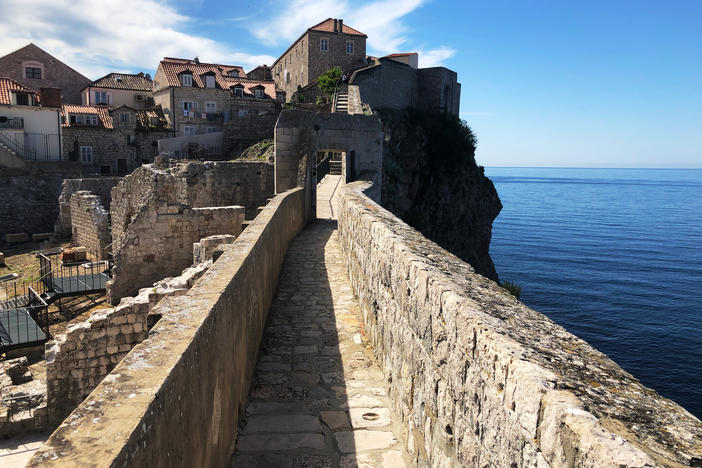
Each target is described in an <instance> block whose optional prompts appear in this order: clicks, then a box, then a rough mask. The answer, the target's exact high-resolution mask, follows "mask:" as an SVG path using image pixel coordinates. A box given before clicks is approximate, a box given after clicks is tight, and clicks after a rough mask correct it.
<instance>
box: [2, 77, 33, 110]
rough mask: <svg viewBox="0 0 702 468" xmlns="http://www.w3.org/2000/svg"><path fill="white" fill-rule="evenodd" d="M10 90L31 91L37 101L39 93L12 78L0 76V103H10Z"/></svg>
mask: <svg viewBox="0 0 702 468" xmlns="http://www.w3.org/2000/svg"><path fill="white" fill-rule="evenodd" d="M12 92H20V93H31V94H33V95H34V100H35V102H39V93H37V92H36V91H34V90H33V89H31V88H27V87H26V86H24V85H21V84H19V83H18V82H16V81H15V80H13V79H12V78H0V104H12V96H11V93H12Z"/></svg>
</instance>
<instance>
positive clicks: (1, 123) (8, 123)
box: [0, 117, 24, 129]
mask: <svg viewBox="0 0 702 468" xmlns="http://www.w3.org/2000/svg"><path fill="white" fill-rule="evenodd" d="M0 128H16V129H22V128H24V119H23V118H22V117H0Z"/></svg>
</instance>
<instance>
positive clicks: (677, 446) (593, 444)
mask: <svg viewBox="0 0 702 468" xmlns="http://www.w3.org/2000/svg"><path fill="white" fill-rule="evenodd" d="M365 187H367V184H365V183H363V182H357V183H355V184H351V185H347V186H346V187H344V188H342V193H341V199H340V201H339V213H340V214H339V235H340V237H341V244H342V250H343V252H344V257H345V260H346V263H347V268H348V270H349V275H350V278H351V284H352V285H353V287H354V292H355V293H356V295H357V296H358V298H359V302H360V306H361V310H362V313H363V318H364V322H365V330H366V333H367V334H368V336H369V338H370V340H371V343H372V345H373V348H374V350H375V353H376V356H377V357H378V359H379V360H380V361H381V363H382V367H383V369H384V373H385V379H386V381H387V382H388V386H389V395H390V397H391V400H392V401H393V404H394V406H395V410H396V412H397V413H399V414H400V415H401V417H402V419H403V420H404V423H405V427H406V439H407V450H408V451H409V452H410V454H411V455H412V456H413V457H414V459H415V461H416V463H417V465H419V466H459V465H460V466H523V467H542V466H543V467H545V466H630V467H641V466H681V465H682V466H695V464H698V463H699V462H700V453H702V437H700V436H701V435H702V421H700V420H698V419H696V418H695V417H693V416H692V415H691V414H690V413H688V412H687V411H685V410H684V409H683V408H682V407H680V406H679V405H677V404H675V403H673V402H672V401H670V400H668V399H665V398H662V397H661V396H659V395H658V394H657V393H656V392H654V391H653V390H650V389H647V388H645V387H644V386H643V385H641V384H640V383H639V382H638V381H637V380H636V379H635V378H634V377H632V376H631V375H630V374H628V373H627V372H625V371H624V370H623V369H621V368H620V367H619V366H617V365H616V364H615V363H614V362H612V361H611V360H610V359H609V358H607V356H605V355H603V354H602V353H600V352H598V351H596V350H595V349H593V348H592V347H590V346H589V345H588V344H587V343H585V342H584V341H582V340H580V339H579V338H577V337H575V336H573V335H571V334H570V333H568V332H567V331H566V330H564V329H563V328H562V327H560V326H558V325H556V324H555V323H553V322H552V321H551V320H549V319H548V318H546V317H544V316H543V315H541V314H539V313H537V312H535V311H533V310H531V309H529V308H528V307H526V306H525V305H523V304H521V303H520V302H518V301H517V300H515V299H514V298H513V297H512V296H511V295H509V294H508V293H507V292H506V291H505V290H503V289H502V288H500V287H499V286H498V285H497V284H496V283H494V282H492V281H490V280H488V279H486V278H484V277H482V276H480V275H478V274H476V273H475V272H474V271H473V269H472V268H471V267H470V265H468V264H466V263H464V262H462V261H461V260H460V259H458V258H457V257H455V256H453V255H451V254H450V253H448V252H446V251H445V250H443V249H441V248H440V247H439V246H437V245H436V244H434V243H433V242H431V241H429V240H427V239H426V238H424V237H423V236H422V235H421V234H420V233H419V232H417V231H415V230H414V229H412V228H411V227H409V226H408V225H406V224H405V223H403V222H402V221H401V220H400V219H398V218H397V217H395V216H393V215H392V214H391V213H389V212H388V211H386V210H384V209H383V208H382V207H380V206H379V205H377V204H376V203H374V202H373V201H371V200H370V199H369V198H368V197H366V196H365V195H363V194H362V193H361V190H362V189H363V188H365ZM632 428H635V430H632Z"/></svg>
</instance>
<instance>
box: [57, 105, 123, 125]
mask: <svg viewBox="0 0 702 468" xmlns="http://www.w3.org/2000/svg"><path fill="white" fill-rule="evenodd" d="M70 114H93V115H95V114H97V116H98V118H99V119H100V124H101V125H100V126H101V127H103V128H108V129H112V128H114V125H113V124H112V117H111V116H110V112H109V109H108V107H107V106H75V105H72V104H64V105H63V110H62V111H61V116H62V117H65V120H64V123H63V126H64V127H70V126H71V119H70V118H69V116H70Z"/></svg>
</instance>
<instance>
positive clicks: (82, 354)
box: [45, 264, 209, 427]
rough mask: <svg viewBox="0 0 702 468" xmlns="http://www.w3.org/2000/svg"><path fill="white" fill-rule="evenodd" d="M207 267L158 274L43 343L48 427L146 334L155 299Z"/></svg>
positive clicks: (179, 291) (178, 291)
mask: <svg viewBox="0 0 702 468" xmlns="http://www.w3.org/2000/svg"><path fill="white" fill-rule="evenodd" d="M208 267H209V265H204V264H203V265H198V266H195V267H192V268H188V269H186V270H185V271H184V272H183V273H182V274H181V275H180V276H179V277H177V278H166V279H163V280H161V281H159V282H157V283H155V284H154V287H150V288H145V289H142V290H141V291H139V294H138V295H137V296H136V297H130V298H126V299H123V300H122V302H121V303H120V304H119V306H117V307H116V308H114V309H102V310H97V311H95V312H93V313H92V314H91V315H90V318H89V319H88V320H87V321H85V322H81V323H78V324H75V325H71V326H69V327H68V329H67V330H66V333H64V334H61V335H58V336H56V337H55V338H54V340H53V341H52V342H51V343H50V344H47V345H46V353H45V354H46V379H47V402H48V414H49V420H50V423H51V424H52V425H54V427H55V426H56V425H58V424H60V423H61V421H63V420H64V419H65V417H66V416H68V414H69V413H70V412H71V411H73V409H74V408H76V407H77V406H78V405H79V404H80V403H81V402H82V401H83V400H84V399H85V398H86V397H87V396H88V394H89V393H90V392H91V391H93V389H94V388H95V387H96V386H97V385H98V384H99V383H100V382H101V381H102V379H104V378H105V376H106V375H107V374H109V373H110V371H112V369H113V368H114V367H115V366H116V365H117V363H118V362H119V361H121V360H122V358H123V357H124V356H126V355H127V353H128V352H129V351H130V350H131V349H132V348H133V347H134V345H136V344H137V343H141V342H142V341H143V340H144V339H145V338H146V336H147V328H148V327H147V325H148V320H147V317H148V314H149V312H151V310H152V309H153V308H154V307H155V306H156V304H158V303H159V302H160V301H161V299H163V298H164V297H170V296H180V295H183V294H185V292H187V290H188V289H189V288H190V287H192V286H193V284H195V282H196V281H197V280H198V279H199V278H200V277H201V276H202V275H203V274H204V273H205V271H207V268H208Z"/></svg>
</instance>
